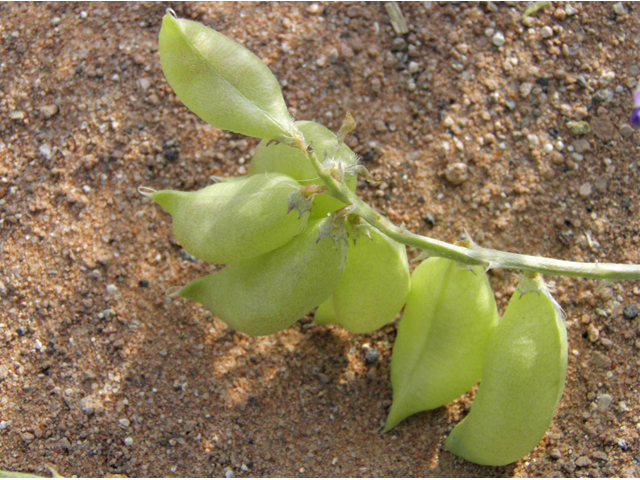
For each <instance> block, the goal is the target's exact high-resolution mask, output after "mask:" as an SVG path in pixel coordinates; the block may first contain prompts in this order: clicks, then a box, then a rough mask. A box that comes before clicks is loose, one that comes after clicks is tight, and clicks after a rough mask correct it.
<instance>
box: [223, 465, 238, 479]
mask: <svg viewBox="0 0 640 480" xmlns="http://www.w3.org/2000/svg"><path fill="white" fill-rule="evenodd" d="M224 478H236V476H235V475H234V474H233V470H231V469H230V468H229V467H227V468H225V469H224Z"/></svg>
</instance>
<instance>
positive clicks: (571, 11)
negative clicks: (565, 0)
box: [564, 4, 578, 17]
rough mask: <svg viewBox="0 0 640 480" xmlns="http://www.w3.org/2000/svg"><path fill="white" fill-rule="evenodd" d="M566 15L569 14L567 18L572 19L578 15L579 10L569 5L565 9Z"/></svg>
mask: <svg viewBox="0 0 640 480" xmlns="http://www.w3.org/2000/svg"><path fill="white" fill-rule="evenodd" d="M564 13H566V14H567V17H572V16H573V15H575V14H576V13H578V10H576V9H575V8H573V6H572V5H571V4H568V5H567V6H566V7H564Z"/></svg>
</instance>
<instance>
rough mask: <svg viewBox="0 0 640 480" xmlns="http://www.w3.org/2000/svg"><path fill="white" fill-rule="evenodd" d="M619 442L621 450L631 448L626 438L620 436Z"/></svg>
mask: <svg viewBox="0 0 640 480" xmlns="http://www.w3.org/2000/svg"><path fill="white" fill-rule="evenodd" d="M617 443H618V447H620V449H621V450H626V449H627V448H629V445H627V441H626V440H625V439H624V438H619V439H618V442H617Z"/></svg>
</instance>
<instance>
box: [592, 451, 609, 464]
mask: <svg viewBox="0 0 640 480" xmlns="http://www.w3.org/2000/svg"><path fill="white" fill-rule="evenodd" d="M591 457H592V458H595V459H596V460H600V461H603V462H606V461H608V460H609V457H608V456H607V454H606V453H604V452H601V451H599V450H596V451H595V452H593V453H592V454H591Z"/></svg>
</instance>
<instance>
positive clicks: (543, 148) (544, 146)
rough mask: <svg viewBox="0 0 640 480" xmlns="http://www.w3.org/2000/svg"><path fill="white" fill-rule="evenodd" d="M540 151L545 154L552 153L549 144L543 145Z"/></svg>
mask: <svg viewBox="0 0 640 480" xmlns="http://www.w3.org/2000/svg"><path fill="white" fill-rule="evenodd" d="M542 150H543V151H544V152H545V153H551V152H553V145H552V144H550V143H545V144H544V145H543V146H542Z"/></svg>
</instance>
